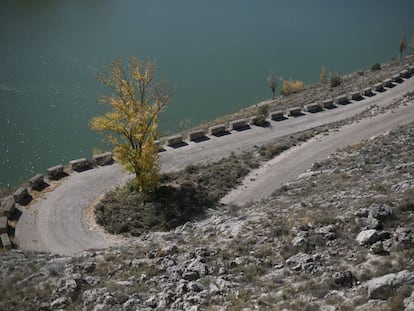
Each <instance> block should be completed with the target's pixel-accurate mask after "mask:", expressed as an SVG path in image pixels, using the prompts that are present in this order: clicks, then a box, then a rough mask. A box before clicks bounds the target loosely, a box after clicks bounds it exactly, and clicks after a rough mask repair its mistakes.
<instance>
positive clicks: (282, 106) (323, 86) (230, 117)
mask: <svg viewBox="0 0 414 311" xmlns="http://www.w3.org/2000/svg"><path fill="white" fill-rule="evenodd" d="M413 63H414V54H410V55H407V56H405V57H404V58H403V59H401V60H391V61H389V62H386V63H384V64H381V69H380V70H376V71H373V70H371V69H365V70H360V71H354V72H351V73H349V74H346V75H344V76H343V77H341V79H342V83H341V85H339V86H337V87H335V88H331V87H330V85H329V79H327V81H326V82H325V83H315V84H311V85H305V88H304V89H303V90H302V91H300V92H298V93H294V94H290V95H287V96H278V97H277V98H276V99H275V100H272V99H267V100H264V101H261V102H258V103H255V104H252V105H250V106H248V107H246V108H243V109H241V110H238V111H236V112H234V113H230V114H227V115H223V116H220V117H218V118H216V119H214V120H211V121H206V122H202V123H201V124H199V125H197V126H195V127H191V128H188V129H184V130H182V131H176V132H171V133H170V134H169V135H167V136H163V137H161V138H160V141H164V140H166V139H167V138H168V137H169V136H172V135H181V136H182V137H187V136H188V134H189V133H190V132H191V131H194V130H199V129H207V128H209V127H211V126H214V125H217V124H220V123H225V124H227V125H228V124H229V122H231V121H234V120H237V119H241V118H247V117H250V116H253V115H255V114H257V109H258V108H259V107H261V106H264V105H268V107H269V112H270V111H272V110H276V108H277V110H287V109H289V108H292V107H296V106H298V107H301V108H303V107H304V106H305V105H307V104H310V103H313V102H317V101H321V100H324V99H327V98H334V97H336V96H340V95H343V94H346V93H350V92H355V91H358V90H359V91H362V90H363V89H364V88H365V87H368V86H373V85H374V84H376V83H379V82H382V81H383V80H384V79H386V78H389V77H391V76H392V75H394V74H396V73H399V72H400V71H401V70H402V69H403V68H405V67H406V66H408V65H412V64H413ZM269 92H270V90H269ZM65 168H67V166H65ZM33 175H35V174H33ZM28 178H30V176H28ZM22 179H24V178H23V177H20V178H19V180H22ZM23 184H25V183H21V182H19V181H16V182H15V183H13V184H10V186H6V187H4V186H1V187H0V198H2V197H5V196H7V195H10V194H12V193H13V192H14V191H15V190H16V189H18V188H19V187H21V186H22V185H23Z"/></svg>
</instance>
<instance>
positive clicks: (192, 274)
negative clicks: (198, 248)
mask: <svg viewBox="0 0 414 311" xmlns="http://www.w3.org/2000/svg"><path fill="white" fill-rule="evenodd" d="M199 278H200V274H199V273H198V271H192V270H187V271H185V272H184V273H183V279H184V280H187V281H195V280H198V279H199Z"/></svg>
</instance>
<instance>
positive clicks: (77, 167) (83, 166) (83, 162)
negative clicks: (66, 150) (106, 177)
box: [69, 158, 92, 172]
mask: <svg viewBox="0 0 414 311" xmlns="http://www.w3.org/2000/svg"><path fill="white" fill-rule="evenodd" d="M69 164H70V167H71V168H72V170H74V171H75V172H83V171H86V170H89V169H91V168H92V164H91V162H90V161H89V160H88V159H86V158H81V159H77V160H72V161H69Z"/></svg>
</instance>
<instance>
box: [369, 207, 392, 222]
mask: <svg viewBox="0 0 414 311" xmlns="http://www.w3.org/2000/svg"><path fill="white" fill-rule="evenodd" d="M369 210H370V216H372V217H373V218H375V219H378V220H380V221H384V220H386V219H387V218H389V217H391V215H392V209H391V207H389V206H388V205H385V204H372V205H371V206H370V207H369Z"/></svg>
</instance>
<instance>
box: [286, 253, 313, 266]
mask: <svg viewBox="0 0 414 311" xmlns="http://www.w3.org/2000/svg"><path fill="white" fill-rule="evenodd" d="M312 261H313V258H312V257H311V256H310V255H308V254H305V253H297V254H295V255H293V256H291V257H289V258H288V259H287V260H286V264H287V265H289V266H293V265H304V264H306V263H310V262H312Z"/></svg>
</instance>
